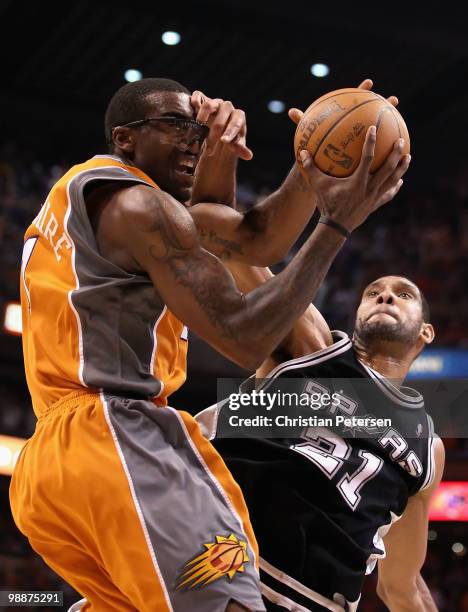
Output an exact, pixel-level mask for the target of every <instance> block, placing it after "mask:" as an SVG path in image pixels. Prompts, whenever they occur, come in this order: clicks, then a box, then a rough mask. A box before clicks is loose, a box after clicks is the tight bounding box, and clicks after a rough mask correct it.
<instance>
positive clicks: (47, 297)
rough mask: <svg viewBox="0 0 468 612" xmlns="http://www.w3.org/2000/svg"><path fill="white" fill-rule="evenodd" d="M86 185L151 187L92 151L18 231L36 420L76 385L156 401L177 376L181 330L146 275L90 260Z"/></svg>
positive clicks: (182, 358)
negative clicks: (22, 236) (21, 236)
mask: <svg viewBox="0 0 468 612" xmlns="http://www.w3.org/2000/svg"><path fill="white" fill-rule="evenodd" d="M92 181H128V182H129V183H130V182H131V183H135V182H137V183H143V184H145V185H149V186H151V187H154V188H155V189H158V187H157V185H156V184H155V183H154V182H153V181H152V180H151V179H150V178H149V177H148V176H147V175H146V174H144V173H143V172H142V171H140V170H138V169H137V168H134V167H132V166H127V165H125V164H124V163H123V162H122V161H121V160H120V159H118V158H117V157H113V156H110V155H97V156H95V157H93V158H92V159H90V160H88V161H87V162H85V163H84V164H80V165H77V166H74V167H73V168H71V170H69V171H68V172H67V173H66V174H65V175H64V176H63V177H62V178H61V179H60V180H59V181H58V182H57V183H56V184H55V185H54V187H53V188H52V190H51V192H50V193H49V196H48V197H47V200H46V202H45V204H44V205H43V207H42V208H41V210H40V211H39V214H38V215H37V217H36V218H35V219H34V221H33V222H32V224H31V225H30V226H29V228H28V230H27V231H26V234H25V243H24V250H23V258H22V265H21V305H22V317H23V352H24V362H25V369H26V377H27V381H28V386H29V390H30V393H31V396H32V400H33V406H34V410H35V412H36V414H37V415H38V416H40V415H41V414H42V413H43V412H44V410H45V409H46V408H47V407H48V406H50V405H51V404H53V403H54V402H56V401H58V400H59V399H61V398H62V397H64V396H65V395H67V394H68V393H70V392H73V391H77V390H80V389H83V388H84V387H88V388H90V390H100V389H103V390H104V391H106V392H108V393H116V394H119V395H128V396H130V397H133V396H135V395H137V396H145V397H150V398H153V399H154V401H155V402H156V403H157V404H159V405H165V404H166V403H167V399H166V398H167V396H168V395H170V394H171V393H172V392H173V391H175V390H176V389H178V388H179V387H180V385H181V384H182V383H183V382H184V380H185V376H186V356H187V329H186V328H185V327H184V325H183V324H182V323H181V322H180V321H179V320H178V319H177V318H176V317H175V316H174V315H173V314H172V313H171V312H170V310H169V309H168V308H167V306H166V305H165V304H164V303H163V302H162V300H161V298H160V297H159V295H158V293H157V292H156V291H155V289H154V286H153V284H152V282H151V280H150V279H149V277H148V276H147V275H146V274H144V273H141V274H130V273H128V272H126V271H125V270H123V269H121V268H119V267H118V266H116V265H115V264H113V263H111V262H110V261H108V260H106V259H104V258H103V257H102V256H101V255H100V254H99V250H98V247H97V244H96V240H95V236H94V233H93V229H92V227H91V224H90V221H89V218H88V214H87V210H86V205H85V200H84V195H83V193H84V189H85V187H86V186H87V185H89V184H90V183H91V182H92Z"/></svg>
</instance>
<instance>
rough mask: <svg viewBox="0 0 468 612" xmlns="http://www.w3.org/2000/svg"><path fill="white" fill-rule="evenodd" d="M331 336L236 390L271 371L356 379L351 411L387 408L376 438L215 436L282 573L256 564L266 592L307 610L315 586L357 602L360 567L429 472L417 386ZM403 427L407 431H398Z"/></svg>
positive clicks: (428, 437) (369, 562)
mask: <svg viewBox="0 0 468 612" xmlns="http://www.w3.org/2000/svg"><path fill="white" fill-rule="evenodd" d="M333 337H334V340H335V342H334V344H333V345H332V346H330V347H328V348H326V349H323V350H321V351H318V352H316V353H313V354H311V355H306V356H304V357H301V358H298V359H292V360H289V361H287V362H285V363H282V364H280V365H278V366H277V367H276V368H275V369H274V370H273V371H272V372H271V373H270V376H269V378H268V379H265V380H262V381H256V380H255V379H254V378H250V379H248V380H247V381H245V382H244V383H243V384H242V385H241V388H240V391H241V392H243V393H247V392H249V391H252V390H253V389H255V388H256V389H257V391H258V390H261V389H263V390H265V391H266V390H268V391H269V392H274V391H275V380H276V379H278V378H281V379H284V378H307V379H315V380H317V379H320V380H321V381H323V380H324V379H329V380H330V381H332V379H356V381H357V382H359V379H360V380H361V381H362V384H364V385H365V386H366V388H368V389H369V392H368V393H367V392H366V394H365V396H362V397H356V398H354V399H356V402H357V404H358V410H357V412H356V416H363V415H369V414H371V415H375V416H378V417H381V416H385V415H386V416H387V417H389V418H391V419H392V427H391V428H384V429H385V431H383V432H382V434H379V436H377V437H362V436H361V437H359V436H360V433H359V431H358V432H357V433H355V432H354V435H355V437H353V436H352V435H351V437H347V438H344V437H341V436H339V435H337V433H336V432H333V433H331V432H330V431H329V430H324V429H323V428H322V429H320V428H310V429H308V430H307V432H304V435H303V437H302V438H300V439H294V440H293V439H279V438H275V439H272V438H271V439H260V438H257V439H254V438H243V439H218V440H215V442H214V443H215V446H216V447H217V449H218V451H219V452H220V453H221V455H222V456H223V458H224V460H225V461H226V463H227V465H228V467H229V468H230V470H231V472H232V473H233V475H234V477H235V479H236V480H237V482H238V483H239V485H240V486H241V488H242V490H243V493H244V496H245V499H246V501H247V505H248V507H249V511H250V516H251V519H252V523H253V527H254V531H255V534H256V536H257V540H258V542H259V546H260V554H261V556H262V558H263V559H264V561H265V562H267V563H268V564H269V565H270V566H272V567H275V568H278V571H279V572H280V573H281V575H287V576H288V577H289V579H288V581H283V580H281V579H278V575H271V574H268V572H267V573H265V570H264V568H263V570H262V581H263V582H264V584H265V585H266V587H267V589H266V592H265V593H264V595H267V596H268V592H269V591H268V589H270V591H271V592H272V593H276V595H275V597H277V596H278V593H279V594H280V596H283V597H284V598H285V601H293V602H294V603H295V604H296V605H297V606H302V608H306V609H314V608H313V606H315V605H317V601H316V600H314V599H313V598H311V597H310V595H307V593H308V592H309V593H310V592H312V593H316V594H320V595H319V596H323V597H324V598H326V600H328V601H329V602H330V603H331V604H333V605H336V604H334V602H337V601H340V599H341V602H342V606H343V608H342V609H346V610H355V609H356V607H357V602H358V600H359V597H360V592H361V586H362V582H363V580H364V576H365V574H366V573H370V571H372V569H373V567H374V566H375V563H376V562H377V560H378V558H380V557H382V556H383V555H384V547H383V542H382V538H383V537H384V535H385V533H386V532H387V531H388V529H389V528H390V525H391V523H392V522H394V521H395V520H396V519H397V518H398V517H399V516H401V514H402V513H403V511H404V509H405V507H406V504H407V501H408V498H409V496H410V495H413V494H415V493H417V492H418V491H419V490H420V489H422V488H423V487H426V486H428V485H429V484H430V482H431V481H432V478H433V473H434V463H433V453H432V447H433V435H434V433H433V425H432V421H431V419H430V417H429V416H428V415H427V414H426V412H425V410H424V402H423V398H422V396H421V395H420V394H419V393H418V392H417V391H414V390H413V389H406V388H401V389H397V388H396V387H395V386H393V385H392V384H391V383H390V382H389V381H387V380H385V379H384V378H383V377H382V376H380V374H378V373H377V372H375V371H374V370H372V369H371V368H369V367H368V366H366V365H364V364H362V363H360V362H359V361H358V359H357V358H356V355H355V353H354V351H353V349H352V343H351V341H350V339H349V338H348V336H347V335H346V334H344V333H343V332H333ZM356 388H357V383H356ZM227 409H228V407H227V405H225V407H224V408H223V409H222V410H227ZM403 426H404V427H405V431H408V430H411V431H412V432H413V434H412V435H409V436H406V435H405V436H403V435H398V434H400V431H401V430H402V429H403ZM348 435H349V434H348ZM379 438H380V441H379ZM267 574H268V575H267ZM298 585H299V586H298ZM340 594H341V595H340ZM308 598H309V602H307V599H308ZM312 601H314V604H312V603H311V602H312ZM351 602H354V603H351ZM308 606H309V607H308ZM299 609H300V608H299ZM330 609H333V608H330ZM338 609H339V608H338Z"/></svg>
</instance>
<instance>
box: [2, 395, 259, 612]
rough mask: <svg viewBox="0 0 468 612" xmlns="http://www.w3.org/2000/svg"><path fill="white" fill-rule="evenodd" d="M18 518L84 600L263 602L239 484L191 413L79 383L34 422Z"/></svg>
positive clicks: (21, 470) (146, 604) (97, 603)
mask: <svg viewBox="0 0 468 612" xmlns="http://www.w3.org/2000/svg"><path fill="white" fill-rule="evenodd" d="M10 501H11V507H12V511H13V516H14V519H15V521H16V524H17V525H18V527H19V529H20V530H21V531H22V532H23V533H24V534H25V535H26V536H27V537H28V539H29V541H30V543H31V546H32V547H33V548H34V550H35V551H37V553H39V554H40V555H41V556H42V557H43V559H44V560H45V561H46V563H47V564H48V565H49V566H50V567H51V568H52V569H53V570H55V571H56V572H57V573H58V574H59V575H60V576H62V577H63V578H64V579H65V580H66V581H67V582H68V583H69V584H71V585H72V586H73V587H74V588H75V589H76V590H77V591H79V592H80V593H81V594H82V595H83V597H84V598H85V599H86V602H84V603H83V605H82V607H81V609H82V610H93V611H99V612H101V611H102V612H109V611H111V610H112V611H113V610H117V611H121V610H122V611H124V610H125V611H127V610H141V611H146V610H148V611H155V612H156V611H157V612H166V611H175V612H185V611H187V612H211V611H213V612H224V610H225V609H226V606H227V604H228V602H229V601H230V600H234V601H238V602H239V603H241V604H243V605H245V606H246V607H247V608H248V609H251V610H264V609H265V608H264V606H263V603H262V600H261V596H260V590H259V581H258V571H257V546H256V542H255V538H254V535H253V532H252V528H251V525H250V522H249V518H248V513H247V509H246V506H245V503H244V500H243V497H242V493H241V491H240V488H239V487H238V486H237V484H236V483H235V482H234V480H233V478H232V477H231V475H230V473H229V471H228V470H227V468H226V466H225V464H224V462H223V461H222V459H221V458H220V456H219V455H218V454H217V452H216V451H215V450H214V448H213V447H212V446H211V444H210V443H209V442H208V441H207V440H206V439H205V438H203V436H202V435H201V433H200V429H199V427H198V425H197V424H196V422H195V421H194V419H193V418H192V417H191V416H190V415H189V414H187V413H185V412H179V411H177V410H174V409H173V408H169V407H167V408H158V407H156V406H155V405H154V404H153V403H152V402H150V401H148V400H144V399H128V398H124V397H119V396H114V395H107V394H103V393H101V394H89V393H75V394H71V395H68V396H67V397H66V398H64V399H63V400H61V401H60V402H58V403H56V404H54V405H53V406H52V407H51V408H50V409H49V410H48V411H47V412H46V414H45V415H44V416H43V417H41V418H40V419H39V421H38V423H37V427H36V431H35V433H34V435H33V436H32V438H31V439H30V440H29V441H28V442H27V444H26V445H25V447H24V449H23V451H22V453H21V455H20V457H19V459H18V463H17V465H16V468H15V471H14V474H13V477H12V482H11V488H10Z"/></svg>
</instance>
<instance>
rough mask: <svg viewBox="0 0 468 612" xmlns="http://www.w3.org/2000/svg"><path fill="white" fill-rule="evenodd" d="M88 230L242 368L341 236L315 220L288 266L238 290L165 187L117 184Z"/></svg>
mask: <svg viewBox="0 0 468 612" xmlns="http://www.w3.org/2000/svg"><path fill="white" fill-rule="evenodd" d="M94 229H95V232H96V238H97V242H98V245H99V248H100V251H101V253H102V255H103V256H104V257H106V258H107V259H110V260H111V261H114V262H115V263H117V264H118V265H120V266H121V267H123V268H124V269H126V270H128V271H129V272H141V271H142V270H143V271H146V272H147V273H148V275H149V276H150V278H151V279H152V280H153V283H154V285H155V287H156V289H157V291H158V293H159V294H160V295H161V297H162V299H163V300H164V302H165V303H166V304H167V306H168V307H169V308H170V309H171V310H172V312H174V314H175V315H176V316H177V317H178V318H180V319H181V320H182V321H184V323H186V324H187V325H188V326H189V327H190V328H191V329H192V330H193V331H194V332H195V333H197V334H198V335H199V336H201V337H202V338H203V339H205V340H206V341H207V342H209V343H210V344H211V345H212V346H213V347H214V348H215V349H217V350H218V351H220V352H221V353H223V354H224V355H226V356H227V357H228V358H229V359H231V360H233V361H235V362H237V363H238V364H239V365H241V366H243V367H244V368H247V369H255V368H256V367H257V366H259V365H260V363H262V362H263V361H264V359H265V358H266V357H267V356H268V355H269V354H270V353H271V352H272V351H273V350H274V348H275V346H276V345H277V344H278V343H279V342H280V341H281V339H282V338H284V336H285V335H286V334H287V333H288V331H289V330H290V329H291V327H292V326H293V324H294V322H295V320H296V319H297V317H298V316H299V315H300V314H301V313H302V312H303V311H304V310H305V309H306V307H307V305H308V304H309V303H310V301H311V300H312V299H313V297H314V295H315V293H316V291H317V289H318V287H319V286H320V283H321V281H322V279H323V277H324V275H325V274H326V272H327V270H328V268H329V266H330V264H331V262H332V261H333V259H334V257H335V255H336V253H337V252H338V251H339V249H340V247H341V245H342V244H343V242H344V238H343V237H342V236H341V235H340V234H339V233H338V232H336V231H335V230H333V229H332V228H329V227H327V226H324V225H320V226H319V227H318V228H317V229H316V230H315V232H314V233H313V234H312V235H311V237H310V238H309V240H308V241H307V243H306V245H304V247H303V248H302V249H301V251H300V252H299V253H298V255H297V256H296V257H295V259H294V261H293V262H291V264H290V265H289V266H288V268H287V269H285V270H284V271H283V272H281V274H278V275H277V276H276V277H273V278H271V279H269V280H268V281H267V282H265V283H263V284H262V285H261V286H259V287H257V288H255V289H254V290H253V291H251V292H249V293H247V294H244V293H242V292H241V291H239V290H238V288H237V286H236V284H235V282H234V279H233V277H232V275H231V274H230V272H229V271H228V270H227V269H226V268H225V266H224V265H223V264H222V263H221V261H220V260H219V259H218V258H217V257H215V256H214V255H212V254H211V253H209V252H208V251H206V250H205V249H204V248H203V247H202V245H201V244H200V241H199V238H198V234H197V231H196V228H195V225H194V223H193V220H192V218H191V216H190V214H189V212H188V211H187V209H186V208H185V207H184V206H183V205H182V204H179V203H178V202H177V201H176V200H174V199H173V198H172V197H171V196H170V195H168V194H167V193H164V192H162V191H159V190H156V189H152V188H150V187H146V186H144V185H135V186H131V187H127V188H121V189H119V190H115V191H113V192H111V193H110V194H109V196H108V197H106V198H105V201H104V203H103V205H102V206H101V207H100V211H99V216H98V217H97V218H95V222H94Z"/></svg>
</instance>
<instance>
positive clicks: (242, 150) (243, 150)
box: [228, 142, 253, 161]
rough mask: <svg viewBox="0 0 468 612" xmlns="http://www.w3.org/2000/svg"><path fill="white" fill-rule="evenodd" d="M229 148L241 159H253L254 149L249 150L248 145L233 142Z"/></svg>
mask: <svg viewBox="0 0 468 612" xmlns="http://www.w3.org/2000/svg"><path fill="white" fill-rule="evenodd" d="M228 146H229V147H231V148H232V149H233V150H234V151H235V153H236V155H237V157H240V158H241V159H244V160H245V161H249V160H250V159H252V157H253V151H252V149H249V147H248V146H247V145H245V144H243V143H241V142H231V143H229V145H228Z"/></svg>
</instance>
